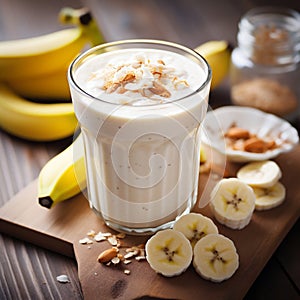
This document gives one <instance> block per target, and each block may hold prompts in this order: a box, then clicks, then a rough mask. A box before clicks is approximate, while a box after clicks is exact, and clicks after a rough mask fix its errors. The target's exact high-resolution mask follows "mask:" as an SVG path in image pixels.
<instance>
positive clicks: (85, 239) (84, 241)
mask: <svg viewBox="0 0 300 300" xmlns="http://www.w3.org/2000/svg"><path fill="white" fill-rule="evenodd" d="M79 243H80V244H83V245H84V244H92V243H93V241H92V240H91V239H90V238H88V237H85V238H83V239H81V240H79Z"/></svg>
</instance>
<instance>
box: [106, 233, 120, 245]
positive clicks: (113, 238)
mask: <svg viewBox="0 0 300 300" xmlns="http://www.w3.org/2000/svg"><path fill="white" fill-rule="evenodd" d="M107 240H108V242H109V243H110V244H111V245H112V246H117V245H118V240H117V238H116V236H115V235H113V236H110V237H108V238H107Z"/></svg>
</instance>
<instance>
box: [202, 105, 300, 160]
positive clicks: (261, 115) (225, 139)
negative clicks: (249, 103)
mask: <svg viewBox="0 0 300 300" xmlns="http://www.w3.org/2000/svg"><path fill="white" fill-rule="evenodd" d="M201 134H202V142H203V143H204V144H205V145H207V146H209V147H211V148H212V149H214V150H216V151H218V152H220V153H222V154H225V155H226V157H227V160H229V161H234V162H250V161H262V160H267V159H272V158H275V157H276V156H278V155H279V154H280V153H283V152H288V151H290V150H292V149H293V147H294V146H295V145H296V144H298V143H299V136H298V132H297V130H296V129H295V128H294V127H293V126H291V124H290V123H289V122H287V121H286V120H284V119H281V118H279V117H277V116H275V115H273V114H268V113H265V112H263V111H261V110H258V109H255V108H250V107H239V106H224V107H221V108H218V109H215V110H213V111H210V112H208V113H207V116H206V118H205V120H204V122H203V126H202V133H201Z"/></svg>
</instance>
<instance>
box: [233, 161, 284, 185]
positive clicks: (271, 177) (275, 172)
mask: <svg viewBox="0 0 300 300" xmlns="http://www.w3.org/2000/svg"><path fill="white" fill-rule="evenodd" d="M281 175H282V174H281V170H280V168H279V166H278V165H277V163H276V162H274V161H272V160H265V161H259V162H252V163H249V164H247V165H245V166H243V167H241V168H240V169H239V171H238V172H237V178H239V179H240V180H242V181H244V182H246V183H247V184H249V185H251V186H252V187H261V188H268V187H271V186H273V185H274V184H275V183H276V182H277V181H278V180H279V179H280V178H281Z"/></svg>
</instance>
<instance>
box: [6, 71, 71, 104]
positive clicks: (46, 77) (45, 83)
mask: <svg viewBox="0 0 300 300" xmlns="http://www.w3.org/2000/svg"><path fill="white" fill-rule="evenodd" d="M7 85H8V86H9V87H10V88H11V89H12V90H13V91H14V92H16V93H17V94H19V95H20V96H22V97H25V98H29V99H34V100H36V101H42V102H46V101H53V100H55V102H58V101H59V102H61V101H63V102H68V101H71V95H70V89H69V85H68V80H67V67H66V68H63V69H60V70H58V71H55V72H53V73H49V74H42V75H39V76H30V77H29V76H26V77H24V78H18V79H12V80H9V81H8V82H7Z"/></svg>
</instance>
